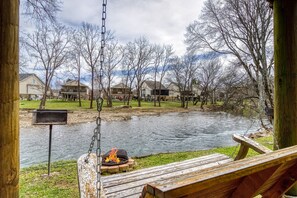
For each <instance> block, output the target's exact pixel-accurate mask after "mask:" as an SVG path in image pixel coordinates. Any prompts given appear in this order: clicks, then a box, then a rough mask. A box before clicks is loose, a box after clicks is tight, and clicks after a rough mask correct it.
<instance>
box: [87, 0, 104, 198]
mask: <svg viewBox="0 0 297 198" xmlns="http://www.w3.org/2000/svg"><path fill="white" fill-rule="evenodd" d="M106 5H107V0H103V3H102V26H101V48H100V70H99V96H98V98H97V99H96V102H97V111H98V116H97V118H96V128H95V129H94V134H93V136H92V140H91V143H90V147H89V150H88V154H87V156H86V158H85V162H86V163H88V161H89V158H90V154H91V152H92V150H93V147H94V144H95V140H96V141H97V149H96V157H97V164H96V172H97V181H96V189H97V198H100V197H101V116H100V113H101V110H102V105H103V96H102V89H103V85H102V78H103V64H104V47H105V33H106V27H105V20H106Z"/></svg>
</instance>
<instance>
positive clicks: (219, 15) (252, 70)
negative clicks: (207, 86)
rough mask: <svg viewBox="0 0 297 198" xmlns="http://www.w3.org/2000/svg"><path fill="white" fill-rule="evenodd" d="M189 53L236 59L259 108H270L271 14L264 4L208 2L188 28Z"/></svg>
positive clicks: (256, 0)
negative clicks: (207, 51) (212, 53)
mask: <svg viewBox="0 0 297 198" xmlns="http://www.w3.org/2000/svg"><path fill="white" fill-rule="evenodd" d="M186 42H187V44H188V45H189V49H191V50H198V49H210V50H213V51H216V52H220V53H224V54H229V55H231V56H233V57H235V58H236V60H237V62H238V63H239V64H240V65H241V66H242V67H243V68H244V70H245V72H246V74H247V76H248V77H249V79H250V81H251V85H252V88H253V89H254V91H255V93H256V95H257V98H258V101H259V108H261V109H262V110H263V109H264V107H265V106H266V107H273V98H272V91H271V90H272V83H271V81H270V78H271V75H272V69H273V53H272V11H271V9H269V7H268V6H267V2H266V0H250V1H246V0H207V1H206V2H205V6H204V8H203V10H202V16H201V17H200V19H199V20H197V21H195V22H193V23H192V24H190V25H189V26H188V28H187V34H186Z"/></svg>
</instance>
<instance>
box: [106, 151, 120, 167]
mask: <svg viewBox="0 0 297 198" xmlns="http://www.w3.org/2000/svg"><path fill="white" fill-rule="evenodd" d="M117 152H118V149H116V148H112V149H111V151H110V154H109V156H108V157H106V158H105V162H110V161H112V162H115V163H117V164H118V163H120V161H121V160H120V159H119V158H118V157H117Z"/></svg>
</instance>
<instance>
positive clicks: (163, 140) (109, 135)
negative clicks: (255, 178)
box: [21, 112, 260, 167]
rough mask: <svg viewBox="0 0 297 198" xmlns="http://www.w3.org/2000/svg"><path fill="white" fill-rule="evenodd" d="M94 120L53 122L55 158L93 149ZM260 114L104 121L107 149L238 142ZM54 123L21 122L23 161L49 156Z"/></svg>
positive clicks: (135, 152) (146, 150) (139, 151)
mask: <svg viewBox="0 0 297 198" xmlns="http://www.w3.org/2000/svg"><path fill="white" fill-rule="evenodd" d="M95 126H96V123H95V122H92V123H84V124H77V125H70V126H67V125H61V126H53V133H52V134H53V136H52V155H51V159H52V161H56V160H63V159H77V158H78V157H79V156H80V155H82V154H84V153H86V152H87V151H88V148H89V145H90V142H91V137H92V135H93V131H94V128H95ZM259 126H260V125H259V123H258V122H256V121H255V120H250V119H247V118H243V117H239V116H233V115H230V114H226V113H213V112H190V113H168V114H161V115H160V116H140V117H136V116H135V117H132V119H131V120H128V121H114V122H102V127H101V131H102V150H103V152H107V151H108V150H110V149H111V148H113V147H117V148H122V149H125V150H127V151H128V155H129V156H143V155H149V154H154V153H160V152H175V151H190V150H202V149H210V148H215V147H222V146H230V145H235V143H234V141H233V140H232V134H234V133H238V134H243V133H250V132H255V131H256V130H257V129H259ZM48 142H49V127H48V126H42V127H32V128H21V167H26V166H29V165H33V164H39V163H44V162H47V157H48Z"/></svg>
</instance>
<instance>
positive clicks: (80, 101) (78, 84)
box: [77, 59, 81, 107]
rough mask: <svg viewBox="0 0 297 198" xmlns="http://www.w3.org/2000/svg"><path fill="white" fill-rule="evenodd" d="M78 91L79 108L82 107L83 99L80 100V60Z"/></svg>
mask: <svg viewBox="0 0 297 198" xmlns="http://www.w3.org/2000/svg"><path fill="white" fill-rule="evenodd" d="M77 78H78V79H77V89H78V90H77V91H78V106H79V107H81V98H80V59H79V65H78V77H77Z"/></svg>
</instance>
